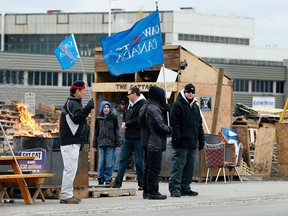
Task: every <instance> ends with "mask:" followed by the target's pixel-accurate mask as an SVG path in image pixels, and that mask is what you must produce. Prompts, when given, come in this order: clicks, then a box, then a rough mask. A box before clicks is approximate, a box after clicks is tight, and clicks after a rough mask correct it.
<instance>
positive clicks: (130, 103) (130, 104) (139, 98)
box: [128, 93, 146, 109]
mask: <svg viewBox="0 0 288 216" xmlns="http://www.w3.org/2000/svg"><path fill="white" fill-rule="evenodd" d="M142 99H144V100H146V98H145V96H144V95H143V94H142V93H141V94H140V96H139V97H138V99H137V100H136V101H135V102H134V103H133V102H131V101H130V100H129V105H128V109H129V107H130V106H131V107H133V106H134V104H136V103H137V102H138V101H140V100H142Z"/></svg>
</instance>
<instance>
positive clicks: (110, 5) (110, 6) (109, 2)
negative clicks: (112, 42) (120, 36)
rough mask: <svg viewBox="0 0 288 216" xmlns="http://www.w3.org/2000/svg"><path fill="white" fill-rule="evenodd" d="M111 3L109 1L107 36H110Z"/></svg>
mask: <svg viewBox="0 0 288 216" xmlns="http://www.w3.org/2000/svg"><path fill="white" fill-rule="evenodd" d="M111 1H112V0H109V20H108V22H109V23H108V36H110V35H111Z"/></svg>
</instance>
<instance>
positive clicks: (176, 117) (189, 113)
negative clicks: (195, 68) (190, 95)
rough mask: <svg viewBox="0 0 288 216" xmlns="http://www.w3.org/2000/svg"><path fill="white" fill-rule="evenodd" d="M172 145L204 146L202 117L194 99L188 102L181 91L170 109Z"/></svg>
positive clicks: (184, 146) (178, 146)
mask: <svg viewBox="0 0 288 216" xmlns="http://www.w3.org/2000/svg"><path fill="white" fill-rule="evenodd" d="M170 123H171V127H172V129H173V134H172V147H174V148H197V141H198V142H199V146H198V147H199V149H202V148H203V147H204V142H205V138H204V130H203V127H202V117H201V114H200V109H199V106H198V105H197V103H196V100H195V98H194V100H193V101H192V103H191V104H190V103H189V102H188V101H187V99H186V98H185V96H184V92H183V91H181V92H180V93H179V95H178V97H177V99H176V101H175V102H174V104H173V105H172V109H171V121H170Z"/></svg>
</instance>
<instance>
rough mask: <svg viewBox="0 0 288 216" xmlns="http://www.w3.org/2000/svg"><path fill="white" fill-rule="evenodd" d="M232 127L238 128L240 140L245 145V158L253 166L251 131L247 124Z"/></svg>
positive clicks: (249, 165) (248, 164)
mask: <svg viewBox="0 0 288 216" xmlns="http://www.w3.org/2000/svg"><path fill="white" fill-rule="evenodd" d="M232 129H234V130H237V138H238V141H239V142H241V143H242V145H243V160H244V161H245V162H246V163H247V166H248V167H251V155H250V144H249V139H248V138H249V133H248V127H247V126H246V125H232Z"/></svg>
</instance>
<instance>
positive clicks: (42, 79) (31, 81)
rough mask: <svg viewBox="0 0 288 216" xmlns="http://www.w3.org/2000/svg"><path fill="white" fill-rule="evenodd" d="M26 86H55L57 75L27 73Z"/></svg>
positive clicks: (35, 72)
mask: <svg viewBox="0 0 288 216" xmlns="http://www.w3.org/2000/svg"><path fill="white" fill-rule="evenodd" d="M28 85H41V86H57V85H58V73H53V72H44V71H41V72H39V71H29V72H28Z"/></svg>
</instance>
